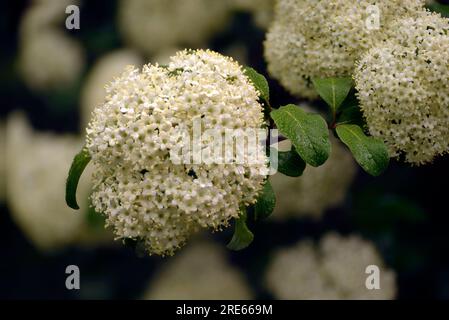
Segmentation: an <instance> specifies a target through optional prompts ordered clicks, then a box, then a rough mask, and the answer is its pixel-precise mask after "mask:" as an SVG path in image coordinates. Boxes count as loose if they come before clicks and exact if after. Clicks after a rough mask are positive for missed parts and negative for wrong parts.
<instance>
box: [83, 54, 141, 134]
mask: <svg viewBox="0 0 449 320" xmlns="http://www.w3.org/2000/svg"><path fill="white" fill-rule="evenodd" d="M142 64H143V61H142V58H141V57H140V56H139V54H138V53H136V52H134V51H132V50H129V49H121V50H117V51H114V52H111V53H108V54H107V55H105V56H104V57H101V58H100V59H99V60H98V61H97V62H96V63H95V65H94V66H93V67H92V69H91V70H90V71H89V75H88V76H87V79H86V82H85V84H84V86H83V89H82V92H81V116H82V120H81V127H82V128H85V127H86V126H87V124H88V123H89V121H90V119H91V116H92V111H93V110H94V108H95V107H96V106H98V105H100V104H102V103H103V101H104V99H105V97H106V88H105V84H106V83H109V82H111V81H112V80H114V78H115V77H118V76H119V75H120V74H121V73H122V72H123V69H124V68H125V67H126V66H128V65H133V66H140V65H142Z"/></svg>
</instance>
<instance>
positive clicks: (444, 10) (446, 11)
mask: <svg viewBox="0 0 449 320" xmlns="http://www.w3.org/2000/svg"><path fill="white" fill-rule="evenodd" d="M427 7H428V8H429V9H430V10H431V11H434V12H438V13H440V14H441V15H442V16H443V17H449V5H445V4H440V3H432V4H428V5H427Z"/></svg>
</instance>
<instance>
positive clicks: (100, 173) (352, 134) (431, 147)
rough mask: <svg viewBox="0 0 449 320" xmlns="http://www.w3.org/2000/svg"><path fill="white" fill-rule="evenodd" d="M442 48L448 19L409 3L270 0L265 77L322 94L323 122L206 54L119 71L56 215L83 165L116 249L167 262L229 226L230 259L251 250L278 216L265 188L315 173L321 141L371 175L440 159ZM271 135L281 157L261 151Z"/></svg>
mask: <svg viewBox="0 0 449 320" xmlns="http://www.w3.org/2000/svg"><path fill="white" fill-rule="evenodd" d="M340 5H341V6H340ZM373 5H374V6H376V5H379V7H378V10H380V11H378V12H380V13H381V14H385V16H383V17H384V18H383V19H381V21H382V23H381V24H380V25H379V26H378V28H380V29H374V30H370V31H369V32H368V31H366V30H364V29H363V28H364V27H363V26H364V24H363V23H364V21H365V19H363V18H364V13H365V12H366V10H368V9H369V10H372V9H373V8H372V6H373ZM345 8H346V9H348V10H346V9H345ZM349 9H351V10H349ZM304 12H307V13H310V14H309V15H303V14H301V13H304ZM370 12H371V11H370ZM326 14H330V16H328V18H329V19H331V20H330V21H331V22H332V23H330V22H329V23H328V22H326V21H328V20H326V19H325V18H324V16H325V15H326ZM359 20H360V21H359ZM361 21H363V22H361ZM294 22H295V23H296V22H297V23H298V24H299V26H302V25H304V28H302V27H298V26H297V27H295V28H290V27H289V26H290V25H291V24H294ZM448 37H449V35H448V19H446V18H442V17H441V16H440V15H437V14H430V13H429V12H427V11H426V10H425V9H424V8H423V3H422V1H419V0H408V1H397V0H391V1H358V2H357V3H355V4H354V3H353V2H350V1H343V0H338V1H337V0H334V1H331V0H326V1H320V2H314V1H308V0H280V1H278V4H277V9H276V14H275V21H274V22H273V24H272V26H271V29H270V31H269V32H268V35H267V41H266V43H265V47H266V57H267V60H268V66H269V69H268V70H269V72H270V73H272V75H273V76H274V77H276V78H278V79H280V81H281V83H282V84H283V85H284V86H285V87H286V88H287V89H290V91H292V92H293V93H295V94H298V95H303V96H304V97H309V98H311V97H314V96H320V97H321V98H322V99H323V100H324V102H325V103H326V104H327V105H328V107H329V108H328V114H325V115H322V114H318V113H314V112H312V111H310V108H308V107H301V106H300V105H296V104H288V105H285V106H280V107H277V106H272V105H271V103H270V88H269V85H268V82H267V80H266V79H265V77H264V76H263V75H261V74H259V73H258V72H256V71H255V70H254V69H252V68H248V67H242V66H240V65H239V64H238V63H237V62H235V61H234V60H232V58H229V57H225V56H223V55H221V54H218V53H216V52H212V51H209V50H184V51H180V52H178V53H177V54H176V55H175V56H173V57H171V59H170V62H169V64H168V65H158V64H154V65H152V64H148V65H145V66H144V67H143V68H142V70H139V69H136V68H134V67H131V66H130V67H127V68H126V69H125V71H124V72H123V73H122V75H121V76H120V77H118V78H116V79H115V80H114V81H113V82H112V83H110V84H109V86H108V87H107V96H106V99H105V101H104V102H103V103H102V104H101V105H100V106H98V107H97V108H96V109H95V110H94V112H93V117H92V120H91V121H90V123H89V125H88V127H87V137H86V144H85V147H84V148H83V149H82V150H81V152H80V153H79V154H78V155H77V156H76V157H75V159H74V162H73V164H72V167H71V169H70V172H69V178H68V180H67V188H66V201H67V204H68V205H69V206H70V207H72V208H75V209H77V208H78V205H77V202H76V188H77V183H78V180H79V178H80V175H81V174H82V172H83V170H84V168H85V167H86V166H87V165H88V163H89V162H92V164H93V166H94V170H93V171H94V172H95V173H94V176H93V186H94V187H93V193H92V196H91V200H92V204H93V206H94V209H95V210H96V211H97V212H100V213H102V214H103V215H104V216H105V219H106V225H107V226H109V227H111V228H112V229H113V230H114V233H115V235H116V237H117V239H122V240H123V241H125V240H133V241H134V242H137V244H138V245H139V246H140V248H145V249H146V251H147V252H148V253H149V254H157V255H173V254H174V252H175V251H176V250H177V249H179V248H180V247H182V246H183V245H184V244H185V243H186V241H187V240H188V239H189V237H190V236H191V235H192V234H194V233H195V232H197V231H198V230H200V229H212V230H222V229H223V228H225V227H227V226H228V225H229V224H230V222H231V220H234V228H235V230H234V235H233V237H232V239H231V241H230V242H229V244H228V248H230V249H232V250H240V249H243V248H245V247H247V246H248V245H249V244H250V243H251V242H252V240H253V238H254V235H253V233H252V232H251V231H250V229H249V228H248V222H249V221H254V220H256V221H257V220H261V219H264V218H266V217H268V216H269V215H270V214H271V213H272V211H273V209H274V207H275V202H276V196H275V194H274V191H273V188H272V187H271V185H270V183H269V180H268V176H269V175H271V174H273V173H274V172H280V173H281V174H284V175H288V176H291V177H300V176H301V175H302V173H303V171H304V170H307V169H306V165H309V166H312V167H319V166H321V165H323V164H324V163H325V162H326V161H327V160H328V158H329V156H330V154H331V152H332V150H331V149H332V148H331V146H332V143H331V141H332V140H334V139H333V138H332V137H331V136H330V135H331V134H332V135H334V136H335V137H336V138H337V139H339V140H341V141H342V142H343V143H344V144H345V145H346V147H347V148H348V149H349V150H350V151H351V153H352V155H353V157H354V159H355V160H356V162H357V163H358V164H359V165H360V166H361V167H362V168H363V170H364V171H366V172H367V173H368V174H370V175H373V176H378V175H380V174H381V173H382V172H384V171H385V170H386V168H387V166H388V164H389V160H390V157H402V156H404V157H405V160H406V161H407V162H410V163H412V164H423V163H425V162H429V161H431V160H432V159H433V157H434V156H436V155H439V154H443V153H445V152H447V150H448V141H449V139H448V130H449V129H448V127H449V126H448V121H449V120H448V119H449V114H448V112H449V111H448V110H449V96H448V92H449V90H448V83H447V75H448V74H449V59H448V54H447V52H448V50H447V49H448V43H449V42H448V41H449V40H448ZM295 39H296V40H295ZM331 58H332V59H331ZM334 58H335V59H334ZM198 132H199V133H200V135H201V137H200V138H199V139H198ZM277 132H279V133H280V135H281V138H282V139H288V140H290V142H291V145H292V148H291V150H290V151H283V152H280V151H277V148H276V147H275V146H272V143H273V142H276V141H277V138H276V137H277ZM217 147H218V148H217ZM217 150H218V152H217Z"/></svg>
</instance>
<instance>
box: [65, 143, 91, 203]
mask: <svg viewBox="0 0 449 320" xmlns="http://www.w3.org/2000/svg"><path fill="white" fill-rule="evenodd" d="M90 160H91V158H90V155H89V152H88V151H87V150H86V149H85V148H83V149H82V150H81V151H80V153H78V154H77V155H76V156H75V158H74V159H73V162H72V166H71V167H70V170H69V176H68V178H67V183H66V189H65V201H66V203H67V205H68V206H69V207H70V208H72V209H75V210H78V209H79V206H78V203H77V201H76V189H77V188H78V182H79V180H80V177H81V174H82V173H83V171H84V169H85V168H86V166H87V164H88V163H89V161H90Z"/></svg>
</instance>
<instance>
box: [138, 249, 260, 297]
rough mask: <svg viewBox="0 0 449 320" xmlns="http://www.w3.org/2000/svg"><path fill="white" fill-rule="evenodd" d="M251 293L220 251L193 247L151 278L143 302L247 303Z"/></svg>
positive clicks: (169, 262)
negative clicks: (225, 301) (214, 300)
mask: <svg viewBox="0 0 449 320" xmlns="http://www.w3.org/2000/svg"><path fill="white" fill-rule="evenodd" d="M252 298H253V293H252V292H251V289H250V288H249V286H248V284H247V283H246V279H245V277H244V275H243V274H242V273H241V272H240V271H239V270H238V269H236V268H235V267H233V266H232V265H231V264H230V263H229V262H228V261H227V257H226V252H225V251H224V250H223V248H222V247H220V246H218V245H214V244H212V243H211V242H208V243H203V242H200V243H195V244H193V245H192V246H189V247H187V248H186V249H185V250H184V251H183V252H182V253H180V255H179V256H177V257H175V258H174V260H170V261H166V263H165V264H164V265H163V266H162V268H161V270H160V271H159V272H158V273H157V274H156V275H155V277H154V281H153V282H152V283H151V284H150V287H149V288H148V290H147V292H146V293H145V294H144V299H148V300H172V299H173V300H178V299H187V300H209V299H216V300H231V299H232V300H249V299H252Z"/></svg>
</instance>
